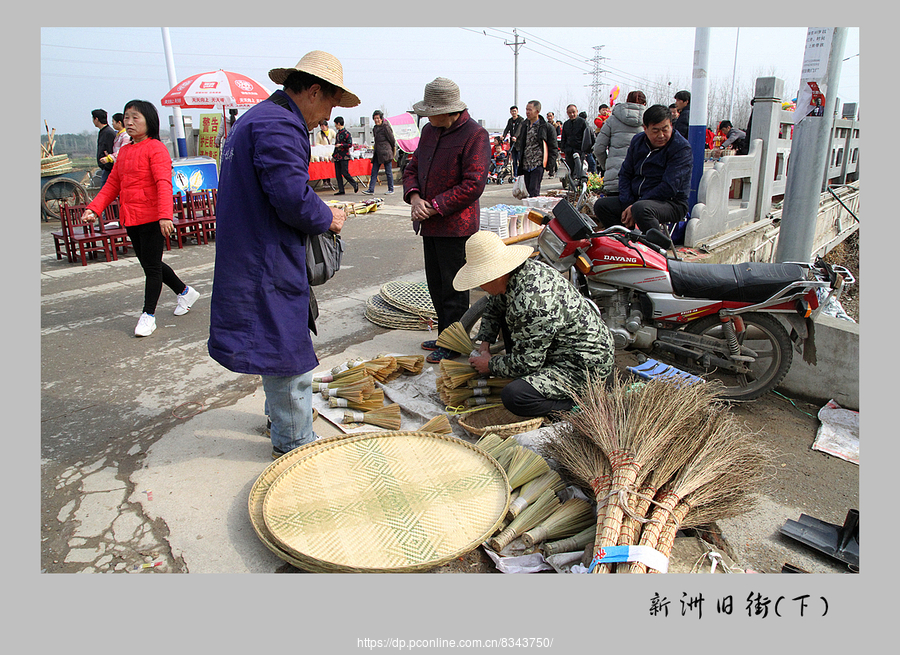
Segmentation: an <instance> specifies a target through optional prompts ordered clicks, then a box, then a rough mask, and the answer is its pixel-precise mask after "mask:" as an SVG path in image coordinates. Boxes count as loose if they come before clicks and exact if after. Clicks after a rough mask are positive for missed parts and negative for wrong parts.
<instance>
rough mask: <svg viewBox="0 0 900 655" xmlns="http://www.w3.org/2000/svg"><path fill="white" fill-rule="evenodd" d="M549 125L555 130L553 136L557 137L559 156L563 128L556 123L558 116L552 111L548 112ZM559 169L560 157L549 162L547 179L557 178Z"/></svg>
mask: <svg viewBox="0 0 900 655" xmlns="http://www.w3.org/2000/svg"><path fill="white" fill-rule="evenodd" d="M547 125H549V126H550V127H551V128H552V129H553V134H555V135H556V151H557V155H558V154H559V135H560V132H561V131H562V128H561V127H560V126H559V124H558V123H557V121H556V114H554V113H553V112H552V111H548V112H547ZM558 169H559V157H558V156H557V157H556V158H554V159H553V161H549V162H547V177H556V171H557V170H558Z"/></svg>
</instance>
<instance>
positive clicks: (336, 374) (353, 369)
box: [313, 362, 366, 382]
mask: <svg viewBox="0 0 900 655" xmlns="http://www.w3.org/2000/svg"><path fill="white" fill-rule="evenodd" d="M348 363H352V362H348ZM358 373H362V374H363V375H365V374H366V369H365V367H364V366H363V365H362V362H360V363H359V364H356V365H354V366H350V367H347V368H344V367H342V366H335V367H334V368H333V369H331V371H329V372H328V373H318V374H316V375H314V376H313V382H333V381H335V380H342V379H344V378H347V377H355V376H356V375H357V374H358Z"/></svg>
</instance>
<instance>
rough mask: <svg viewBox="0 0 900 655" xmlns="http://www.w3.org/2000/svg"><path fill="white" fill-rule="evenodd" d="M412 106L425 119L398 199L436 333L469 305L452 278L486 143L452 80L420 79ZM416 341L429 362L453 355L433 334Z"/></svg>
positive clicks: (480, 180) (486, 161)
mask: <svg viewBox="0 0 900 655" xmlns="http://www.w3.org/2000/svg"><path fill="white" fill-rule="evenodd" d="M413 111H415V112H416V113H417V114H418V115H419V116H427V117H428V125H425V126H424V127H423V128H422V135H421V137H420V138H419V146H418V147H417V148H416V151H415V152H414V153H413V155H412V157H411V158H410V160H409V164H407V166H406V169H405V170H404V171H403V199H404V200H405V201H406V202H408V203H409V204H410V205H412V209H411V212H410V213H411V216H412V220H413V226H414V228H415V230H416V233H417V234H418V233H419V231H420V230H421V233H422V243H423V247H424V251H425V280H426V281H427V283H428V292H429V295H430V296H431V301H432V303H434V309H435V312H436V313H437V316H438V326H437V327H438V332H439V333H440V331H441V330H443V329H445V328H446V327H448V326H449V325H451V324H452V323H454V322H456V321H458V320H459V319H460V318H462V315H463V314H464V313H465V312H466V310H467V309H468V308H469V292H468V291H457V290H456V289H454V288H453V278H454V277H455V276H456V273H457V271H459V269H460V268H462V266H463V264H465V263H466V240H467V239H468V238H469V237H470V236H471V235H473V234H475V233H476V232H477V231H478V228H479V223H480V210H479V206H478V199H479V198H480V197H481V194H482V193H483V192H484V186H485V184H486V182H487V176H488V171H489V169H490V163H491V145H490V138H489V137H488V133H487V130H485V129H484V128H483V127H481V126H480V125H479V124H478V123H477V122H476V121H475V120H474V119H472V118H471V117H470V116H469V112H468V111H466V105H465V103H463V102H462V101H461V100H460V99H459V87H458V86H457V85H456V84H455V83H454V82H453V81H452V80H448V79H447V78H443V77H439V78H437V79H435V80H434V81H433V82H429V83H428V84H427V85H425V99H424V100H423V101H422V102H417V103H416V104H414V105H413ZM422 347H423V348H424V349H425V350H431V351H433V352H432V353H431V354H430V355H429V356H428V361H429V362H431V363H432V364H434V363H437V362H439V361H441V360H442V359H446V358H453V357H458V356H459V353H455V352H453V351H450V350H446V349H445V348H440V347H438V346H437V345H436V344H435V342H434V340H428V341H425V342H424V343H423V344H422ZM466 354H468V353H466Z"/></svg>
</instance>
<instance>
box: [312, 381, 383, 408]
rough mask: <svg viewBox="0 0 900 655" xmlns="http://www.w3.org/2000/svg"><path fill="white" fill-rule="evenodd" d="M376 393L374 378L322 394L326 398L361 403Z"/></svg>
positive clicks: (323, 391) (327, 389)
mask: <svg viewBox="0 0 900 655" xmlns="http://www.w3.org/2000/svg"><path fill="white" fill-rule="evenodd" d="M374 392H375V383H374V382H373V381H372V378H370V377H366V378H365V379H364V380H361V381H360V382H356V383H354V384H351V385H347V386H344V387H338V388H336V389H329V388H325V389H322V392H321V393H322V396H323V397H324V398H346V399H347V400H352V401H353V402H355V403H361V402H363V401H364V400H365V399H366V397H368V396H370V395H371V394H373V393H374Z"/></svg>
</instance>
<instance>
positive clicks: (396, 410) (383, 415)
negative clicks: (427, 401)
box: [343, 403, 400, 430]
mask: <svg viewBox="0 0 900 655" xmlns="http://www.w3.org/2000/svg"><path fill="white" fill-rule="evenodd" d="M343 422H344V423H367V424H369V425H377V426H378V427H381V428H385V429H386V430H399V429H400V405H398V404H397V403H392V404H390V405H385V406H384V407H382V408H381V409H375V410H372V411H371V412H352V411H351V412H344V419H343Z"/></svg>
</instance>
